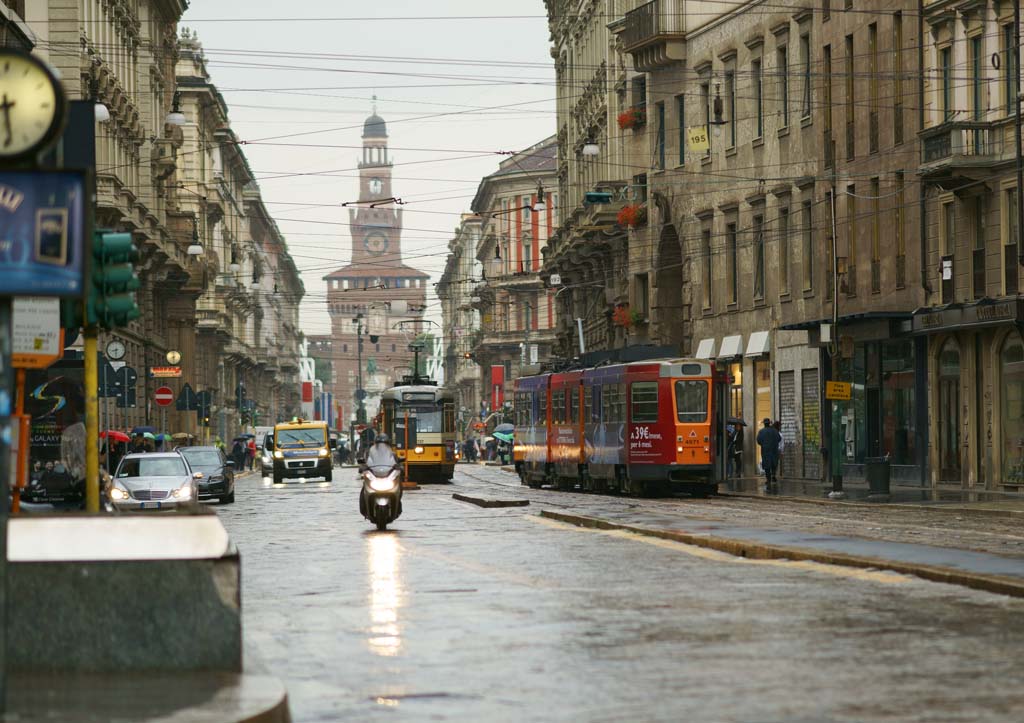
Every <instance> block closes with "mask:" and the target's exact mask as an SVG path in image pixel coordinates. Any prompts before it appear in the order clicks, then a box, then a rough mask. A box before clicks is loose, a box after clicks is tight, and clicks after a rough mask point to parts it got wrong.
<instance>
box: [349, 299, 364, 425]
mask: <svg viewBox="0 0 1024 723" xmlns="http://www.w3.org/2000/svg"><path fill="white" fill-rule="evenodd" d="M352 323H353V324H355V327H356V364H357V365H358V366H357V367H356V384H357V386H358V388H357V389H356V394H355V397H356V423H358V424H366V405H365V404H364V403H363V402H364V400H365V399H366V392H365V391H364V390H363V333H364V332H365V331H366V328H365V327H364V326H363V315H362V314H361V313H360V314H356V316H355V318H354V319H352Z"/></svg>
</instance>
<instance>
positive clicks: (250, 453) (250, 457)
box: [245, 437, 256, 472]
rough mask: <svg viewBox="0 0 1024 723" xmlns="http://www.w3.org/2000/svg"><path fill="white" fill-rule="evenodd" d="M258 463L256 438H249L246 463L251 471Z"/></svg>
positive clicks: (246, 448) (246, 445)
mask: <svg viewBox="0 0 1024 723" xmlns="http://www.w3.org/2000/svg"><path fill="white" fill-rule="evenodd" d="M255 461H256V438H255V437H249V441H248V442H246V443H245V462H246V466H247V467H248V469H249V471H250V472H251V471H252V468H253V464H254V463H255Z"/></svg>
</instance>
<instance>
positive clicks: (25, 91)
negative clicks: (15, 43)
mask: <svg viewBox="0 0 1024 723" xmlns="http://www.w3.org/2000/svg"><path fill="white" fill-rule="evenodd" d="M66 120H67V102H66V101H65V98H64V89H63V88H62V87H61V84H60V81H59V80H57V76H56V75H54V73H53V71H52V70H50V68H49V66H47V65H46V63H44V62H43V61H42V60H40V59H39V58H37V57H35V56H34V55H30V54H28V53H25V52H23V51H20V50H16V49H13V48H6V49H4V50H0V161H12V160H20V159H24V158H29V157H31V156H34V155H36V154H38V153H39V152H41V151H44V150H46V149H47V148H48V147H49V146H50V145H52V144H53V142H54V141H55V140H57V138H58V137H59V136H60V134H61V132H62V131H63V130H64V123H65V121H66Z"/></svg>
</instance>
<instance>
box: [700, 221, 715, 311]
mask: <svg viewBox="0 0 1024 723" xmlns="http://www.w3.org/2000/svg"><path fill="white" fill-rule="evenodd" d="M700 265H701V276H702V279H701V282H702V286H703V287H704V308H705V309H710V308H711V300H712V299H713V298H714V296H713V295H712V293H711V229H710V228H706V229H703V230H702V231H701V232H700Z"/></svg>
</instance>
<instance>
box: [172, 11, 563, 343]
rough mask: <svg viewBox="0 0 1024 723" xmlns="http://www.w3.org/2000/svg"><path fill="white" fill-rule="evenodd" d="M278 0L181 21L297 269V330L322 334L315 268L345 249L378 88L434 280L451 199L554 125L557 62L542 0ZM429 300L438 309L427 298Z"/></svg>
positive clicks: (454, 206)
mask: <svg viewBox="0 0 1024 723" xmlns="http://www.w3.org/2000/svg"><path fill="white" fill-rule="evenodd" d="M283 7H284V6H283V5H282V4H281V3H269V2H259V1H256V2H254V0H192V3H191V8H190V9H189V10H188V12H186V14H185V17H184V18H183V20H182V27H188V28H191V29H193V30H195V31H197V33H198V35H199V40H200V42H202V44H203V47H204V49H205V51H206V55H207V58H208V60H209V69H210V73H211V75H212V76H213V82H214V83H215V84H216V85H217V86H218V87H219V88H220V90H221V91H222V93H223V94H224V97H225V99H226V100H227V102H228V104H229V107H230V114H231V124H232V127H233V128H234V130H235V132H236V133H237V134H238V136H239V137H240V138H242V139H244V140H246V141H249V142H250V143H249V144H247V145H246V147H245V149H244V150H245V153H246V155H247V156H248V158H249V162H250V164H251V166H252V168H253V169H254V171H255V172H256V175H257V178H258V180H259V183H260V187H261V189H262V191H263V198H264V200H265V201H266V203H267V206H268V207H269V209H270V211H271V213H272V214H273V215H274V217H275V218H276V219H277V221H278V224H279V225H280V227H281V229H282V231H283V232H284V234H285V236H286V238H287V240H288V246H289V248H290V250H291V253H292V256H293V257H294V258H295V262H296V264H297V266H298V267H299V269H300V270H301V271H302V278H303V281H304V283H305V285H306V300H305V301H304V302H303V305H302V309H301V320H302V326H303V331H305V332H306V333H307V334H323V333H327V332H329V331H330V321H329V317H328V315H327V311H326V300H325V296H326V285H325V284H324V282H323V281H322V280H321V277H323V276H324V275H325V274H326V273H329V272H330V271H332V270H334V269H336V268H338V267H339V266H342V265H343V264H345V263H346V262H347V261H348V259H349V255H350V253H351V238H350V236H349V231H348V226H347V223H348V211H347V209H344V208H341V207H340V204H341V203H343V202H345V201H350V200H355V199H356V198H357V196H358V180H357V179H358V171H357V170H356V163H357V161H358V160H359V155H360V153H359V147H360V144H361V138H360V136H361V133H362V126H363V121H364V120H365V119H366V117H367V116H368V115H369V114H370V110H371V101H370V98H371V96H372V95H373V94H374V93H376V95H377V96H378V98H379V101H378V112H379V114H380V115H381V116H383V117H384V119H385V120H386V121H387V124H388V132H389V134H390V139H389V142H390V146H391V148H392V154H391V155H392V160H393V161H394V163H395V168H394V178H395V181H394V193H395V195H396V196H399V197H400V198H401V199H402V200H403V201H405V202H406V204H407V205H406V206H405V209H404V213H405V217H404V225H405V230H404V233H403V242H402V249H403V253H404V260H405V262H406V263H408V264H409V265H410V266H414V267H417V268H420V269H422V270H423V271H425V272H427V273H429V274H430V275H431V276H432V277H433V281H436V280H437V278H438V277H439V276H440V274H441V272H442V271H443V269H444V261H445V256H446V254H447V242H448V240H449V239H450V238H451V236H452V232H453V229H454V228H455V226H456V224H457V223H458V218H459V214H461V213H463V212H465V211H468V210H469V204H470V202H471V201H472V198H473V195H474V193H475V191H476V187H477V184H478V183H479V181H480V178H481V177H482V176H485V175H487V174H489V173H492V172H493V171H494V170H496V169H497V167H498V163H499V161H500V160H501V157H500V156H499V155H497V154H496V152H498V151H508V150H518V149H522V148H525V147H527V146H530V145H533V144H534V143H536V142H538V141H540V140H542V139H543V138H546V137H547V136H549V135H552V134H553V133H554V132H555V104H554V69H553V67H552V64H551V57H550V55H549V54H548V49H549V43H548V30H547V21H546V19H545V18H544V13H545V11H544V3H543V2H542V0H517V2H514V3H508V2H504V3H499V2H496V1H495V0H440V1H435V2H430V3H425V2H422V0H375V2H365V1H364V0H358V1H357V0H296V1H295V2H292V3H290V4H289V5H288V6H287V11H288V14H289V15H292V17H288V18H285V17H282V8H283ZM495 16H503V17H500V18H499V17H495ZM510 16H515V17H510ZM368 56H371V57H368ZM259 139H268V140H266V141H263V142H261V141H260V140H259ZM293 174H298V175H293ZM429 301H430V304H431V306H430V311H431V316H432V318H434V319H435V320H440V312H439V308H438V304H437V299H436V297H433V296H431V298H430V300H429Z"/></svg>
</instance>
